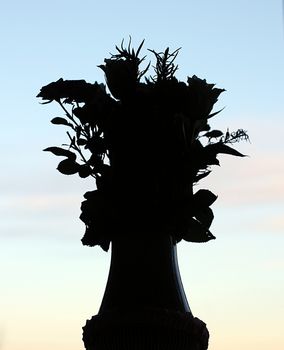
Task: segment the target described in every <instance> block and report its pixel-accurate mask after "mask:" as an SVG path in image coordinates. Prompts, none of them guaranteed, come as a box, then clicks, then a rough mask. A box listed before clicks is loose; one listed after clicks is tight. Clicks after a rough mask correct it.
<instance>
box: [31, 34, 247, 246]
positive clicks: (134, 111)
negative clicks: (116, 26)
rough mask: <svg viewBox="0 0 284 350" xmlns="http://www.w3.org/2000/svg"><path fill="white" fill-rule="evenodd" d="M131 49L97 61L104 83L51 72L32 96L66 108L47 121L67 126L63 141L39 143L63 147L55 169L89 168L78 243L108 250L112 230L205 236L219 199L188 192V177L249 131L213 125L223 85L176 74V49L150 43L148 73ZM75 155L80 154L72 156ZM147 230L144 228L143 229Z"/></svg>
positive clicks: (82, 172)
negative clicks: (90, 184) (90, 187)
mask: <svg viewBox="0 0 284 350" xmlns="http://www.w3.org/2000/svg"><path fill="white" fill-rule="evenodd" d="M143 43H144V41H143V42H142V43H141V44H140V46H139V48H138V49H137V51H135V50H134V49H132V48H131V47H130V43H129V45H128V47H127V48H126V47H124V45H123V42H122V44H121V46H120V47H116V50H117V53H116V54H114V55H111V58H108V59H105V61H104V64H103V65H99V66H98V67H99V68H101V69H102V70H103V71H104V73H105V78H106V84H107V88H108V90H109V92H110V93H108V92H107V90H106V86H105V85H104V84H99V83H97V82H95V83H94V84H90V83H87V82H86V81H85V80H63V79H62V78H61V79H59V80H58V81H56V82H52V83H50V84H48V85H46V86H44V87H42V88H41V90H40V93H39V94H38V95H37V97H40V98H42V99H43V100H44V102H43V103H44V104H45V103H50V102H52V101H56V102H57V103H58V104H59V105H60V106H61V108H62V109H63V110H64V112H65V116H64V117H56V118H53V119H52V120H51V123H53V124H56V125H63V126H65V127H68V128H70V129H71V131H72V132H71V133H70V132H67V135H68V139H69V144H68V145H65V146H67V148H66V147H65V148H61V147H49V148H46V149H45V151H49V152H52V153H53V154H54V155H56V156H63V157H65V159H64V160H62V161H61V162H60V163H59V165H58V168H57V169H58V170H59V171H60V172H61V173H63V174H66V175H71V174H79V176H80V177H82V178H86V177H88V176H91V177H94V178H95V180H96V186H97V189H96V190H94V191H91V192H87V193H86V194H85V195H84V197H85V199H86V200H85V201H83V202H82V206H81V209H82V214H81V216H80V218H81V220H82V221H83V222H84V223H85V225H86V232H85V235H84V237H83V238H82V243H83V244H84V245H89V246H94V245H100V246H101V247H102V248H103V249H104V250H108V248H109V243H110V241H111V240H112V238H113V237H114V236H117V235H119V234H121V232H123V233H126V234H131V232H132V231H135V233H136V234H145V232H146V231H147V230H148V231H149V227H151V229H150V231H151V232H156V233H160V232H164V233H169V234H171V235H172V236H173V237H174V238H175V240H176V242H178V241H180V240H181V239H184V240H186V241H189V242H207V241H209V240H211V239H214V238H215V237H214V236H213V234H212V233H211V232H210V230H209V228H210V225H211V223H212V221H213V218H214V215H213V212H212V209H211V208H210V207H211V205H212V204H213V203H214V201H215V200H216V198H217V196H215V195H214V194H213V193H212V192H210V191H209V190H205V189H201V190H199V191H197V192H196V193H194V191H193V188H194V185H195V184H196V183H197V182H199V181H200V180H201V179H203V178H205V177H206V176H208V175H209V174H210V172H211V166H212V165H219V160H218V159H217V156H218V154H220V153H224V154H229V155H234V156H238V157H243V156H244V155H243V154H241V153H240V152H238V151H236V150H235V149H233V148H232V147H231V145H232V144H233V143H235V142H238V141H240V140H248V135H247V133H246V132H245V131H244V130H242V129H239V130H237V131H236V132H229V130H227V132H225V133H223V132H222V131H220V130H211V128H210V126H209V124H208V121H209V119H210V118H212V117H214V116H216V115H217V114H218V113H220V112H221V110H220V111H217V112H212V110H213V106H214V104H215V103H216V102H217V100H218V97H219V95H220V94H221V93H222V92H223V91H225V90H224V89H219V88H216V87H215V85H214V84H209V83H207V81H206V80H205V79H200V78H198V77H197V76H195V75H193V76H192V77H191V78H188V79H187V83H185V82H181V81H178V80H177V78H176V77H175V73H176V70H177V69H178V66H177V65H176V64H175V59H176V57H177V55H178V52H179V49H177V50H175V51H174V52H172V53H171V52H170V50H169V48H167V49H166V50H165V51H164V52H159V53H158V52H156V51H154V50H149V51H150V52H151V53H152V54H154V57H155V59H156V64H155V66H154V71H155V75H154V76H150V77H145V79H144V81H143V82H142V77H144V76H145V74H146V72H147V71H148V69H149V67H150V63H149V64H148V66H147V67H146V68H145V69H144V70H143V69H141V68H140V67H141V63H142V62H143V61H144V60H145V57H143V58H139V54H140V51H141V48H142V46H143ZM77 156H78V158H79V159H78V158H77ZM149 239H150V237H149Z"/></svg>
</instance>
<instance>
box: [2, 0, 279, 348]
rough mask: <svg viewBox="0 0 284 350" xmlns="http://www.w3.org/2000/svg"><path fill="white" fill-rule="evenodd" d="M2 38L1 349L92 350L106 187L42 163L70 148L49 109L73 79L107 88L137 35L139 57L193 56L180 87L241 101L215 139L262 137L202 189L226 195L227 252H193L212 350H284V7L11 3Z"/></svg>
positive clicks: (192, 299) (270, 0) (184, 260)
mask: <svg viewBox="0 0 284 350" xmlns="http://www.w3.org/2000/svg"><path fill="white" fill-rule="evenodd" d="M0 33H1V34H0V35H1V65H0V77H1V83H2V84H1V101H2V103H1V112H0V119H1V131H2V133H1V151H2V152H1V160H2V172H1V174H0V193H1V197H0V217H1V220H0V246H1V248H2V249H1V254H0V276H1V280H2V284H3V287H2V288H1V294H2V295H1V301H0V309H1V315H0V349H1V350H20V349H21V350H28V349H29V350H33V349H38V348H39V347H41V349H43V350H45V349H50V348H53V349H54V350H57V349H58V350H59V349H60V350H64V349H67V348H68V350H73V349H74V350H75V349H83V344H82V342H81V326H82V325H83V324H84V322H85V320H86V319H87V318H89V317H91V316H92V315H93V314H95V313H96V312H97V310H98V307H99V305H100V300H101V297H102V293H103V290H104V286H105V281H106V278H107V272H108V264H109V259H110V254H105V253H103V252H101V251H100V250H99V249H96V248H94V249H88V248H86V247H83V246H81V243H80V238H81V236H82V233H83V230H84V227H83V224H82V223H81V222H80V221H79V219H78V216H79V213H80V210H79V208H80V202H81V201H82V195H83V193H84V192H86V191H87V190H89V189H92V188H93V187H94V184H93V183H92V182H91V181H86V180H82V179H77V178H75V177H66V176H65V177H64V176H63V175H61V174H59V173H58V172H57V171H56V169H55V168H56V166H57V159H55V157H52V156H51V155H48V154H45V153H43V152H42V149H44V148H46V147H48V146H52V145H60V144H62V143H64V142H65V141H66V138H65V131H64V129H62V128H60V127H55V126H53V125H51V124H50V123H49V120H50V119H51V118H53V117H55V116H61V115H62V113H61V110H60V109H59V108H58V107H57V106H56V105H47V106H42V105H40V104H39V101H37V99H36V98H35V96H36V95H37V93H38V91H39V89H40V87H41V86H43V85H46V84H47V83H49V82H51V81H54V80H57V79H59V78H60V77H63V78H65V79H85V80H87V81H89V82H93V81H96V80H97V81H100V82H101V81H103V74H102V71H101V70H100V69H98V68H97V67H96V66H97V65H98V64H101V63H102V62H103V59H104V58H105V57H108V56H109V52H114V46H115V45H117V44H120V42H121V40H122V39H123V38H125V40H128V37H129V35H131V36H132V39H133V44H134V45H136V46H137V45H139V43H140V42H141V41H142V39H144V38H145V46H144V49H145V50H144V52H143V53H145V54H148V53H147V50H146V49H147V48H150V49H155V50H163V49H164V48H166V47H167V46H169V47H170V48H171V49H176V48H178V47H182V50H181V52H180V54H179V56H178V58H177V63H178V64H179V67H180V69H179V71H178V74H177V76H178V78H179V79H181V80H186V77H187V76H191V75H193V74H196V75H198V76H199V77H200V78H206V79H207V81H209V82H213V83H216V84H217V86H218V87H220V88H225V89H226V90H227V91H226V92H225V93H224V94H222V95H221V97H220V100H219V102H218V106H217V108H218V107H220V108H222V107H224V106H225V107H226V108H225V109H224V111H223V112H222V113H221V114H220V115H219V116H216V118H215V121H214V122H213V126H216V127H218V128H221V129H223V130H226V128H227V127H230V129H232V130H233V129H237V128H239V127H241V128H244V129H245V130H248V132H249V135H250V138H251V143H245V144H242V145H239V147H238V149H239V150H241V151H242V152H244V153H245V154H249V157H247V158H245V159H229V157H226V156H223V157H222V158H221V167H220V168H216V169H214V170H213V173H212V174H211V175H210V176H209V177H208V180H206V181H204V183H203V184H202V187H207V188H209V189H211V190H212V191H213V192H215V193H216V194H218V196H219V197H218V201H217V202H216V204H214V212H215V220H214V224H213V227H212V230H213V232H214V234H215V235H216V236H217V239H216V241H214V242H212V243H211V242H210V243H208V244H207V245H193V244H183V243H182V244H180V245H179V261H180V269H181V274H182V279H183V283H184V286H185V290H186V293H187V295H188V299H189V304H190V306H191V308H192V310H193V312H194V314H195V315H196V316H198V317H200V318H201V319H203V320H204V321H205V322H207V324H208V327H209V329H210V331H211V342H210V348H209V349H210V350H217V349H218V350H225V349H228V348H230V349H231V350H235V349H239V348H240V347H241V346H242V347H245V348H250V349H251V350H256V349H257V350H263V349H267V348H272V349H282V348H283V346H284V338H283V334H282V333H283V329H282V325H283V316H282V315H283V311H284V304H283V292H284V281H283V268H284V259H283V254H282V250H283V249H282V248H283V243H284V242H283V241H284V235H283V232H284V220H283V209H284V205H283V198H284V185H283V174H284V165H283V156H284V152H283V142H282V139H283V129H284V128H283V127H284V122H283V101H284V89H283V82H284V69H283V62H284V36H283V33H284V31H283V16H282V2H281V1H276V0H258V1H256V0H250V1H247V0H246V1H245V0H238V1H221V0H216V1H209V0H201V1H199V2H197V1H191V0H190V1H175V2H165V1H155V2H153V1H149V0H146V1H144V2H143V3H135V2H133V1H132V2H131V1H120V2H114V1H108V2H103V3H102V2H100V3H98V2H95V1H80V2H79V1H55V0H52V1H49V2H48V3H40V2H37V1H25V2H20V1H10V2H6V3H3V4H2V5H1V11H0ZM148 56H149V59H150V58H151V55H150V54H148ZM281 331H282V332H281ZM35 334H36V335H35ZM1 346H2V348H1Z"/></svg>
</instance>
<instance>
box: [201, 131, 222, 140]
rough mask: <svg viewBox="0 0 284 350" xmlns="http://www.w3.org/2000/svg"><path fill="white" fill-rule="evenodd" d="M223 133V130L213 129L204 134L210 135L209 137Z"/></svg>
mask: <svg viewBox="0 0 284 350" xmlns="http://www.w3.org/2000/svg"><path fill="white" fill-rule="evenodd" d="M222 135H223V132H222V131H221V130H211V131H209V132H207V133H206V134H204V136H206V137H208V138H210V139H211V138H215V137H220V136H222Z"/></svg>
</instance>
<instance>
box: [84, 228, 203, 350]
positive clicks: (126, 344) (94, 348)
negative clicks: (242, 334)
mask: <svg viewBox="0 0 284 350" xmlns="http://www.w3.org/2000/svg"><path fill="white" fill-rule="evenodd" d="M111 250H112V251H111V264H110V270H109V276H108V281H107V285H106V289H105V293H104V296H103V299H102V303H101V306H100V309H99V312H98V314H97V315H96V316H93V317H92V318H91V319H90V320H87V323H86V325H85V326H84V327H83V341H84V345H85V348H86V350H126V349H129V350H146V349H147V350H154V349H155V350H158V349H163V350H205V349H207V348H208V338H209V333H208V330H207V328H206V325H205V323H204V322H202V321H201V320H199V319H198V318H196V317H194V316H193V315H192V312H191V310H190V307H189V305H188V301H187V298H186V295H185V292H184V289H183V285H182V281H181V277H180V272H179V267H178V261H177V251H176V244H175V243H174V241H173V239H172V237H171V236H170V235H161V234H158V235H157V234H156V235H155V234H152V235H150V234H146V235H142V234H139V235H137V236H130V235H127V236H120V237H117V238H114V239H113V240H112V244H111Z"/></svg>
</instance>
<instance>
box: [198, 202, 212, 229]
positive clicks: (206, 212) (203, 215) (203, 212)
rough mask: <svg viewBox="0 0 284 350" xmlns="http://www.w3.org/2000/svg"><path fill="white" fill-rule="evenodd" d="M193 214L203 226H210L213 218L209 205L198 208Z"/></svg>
mask: <svg viewBox="0 0 284 350" xmlns="http://www.w3.org/2000/svg"><path fill="white" fill-rule="evenodd" d="M194 216H195V218H196V219H197V220H198V221H199V222H201V224H202V225H203V226H205V227H206V228H208V229H209V227H210V226H211V224H212V221H213V219H214V214H213V211H212V209H211V208H209V207H207V208H203V209H200V210H198V211H197V212H196V213H195V214H194Z"/></svg>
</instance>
